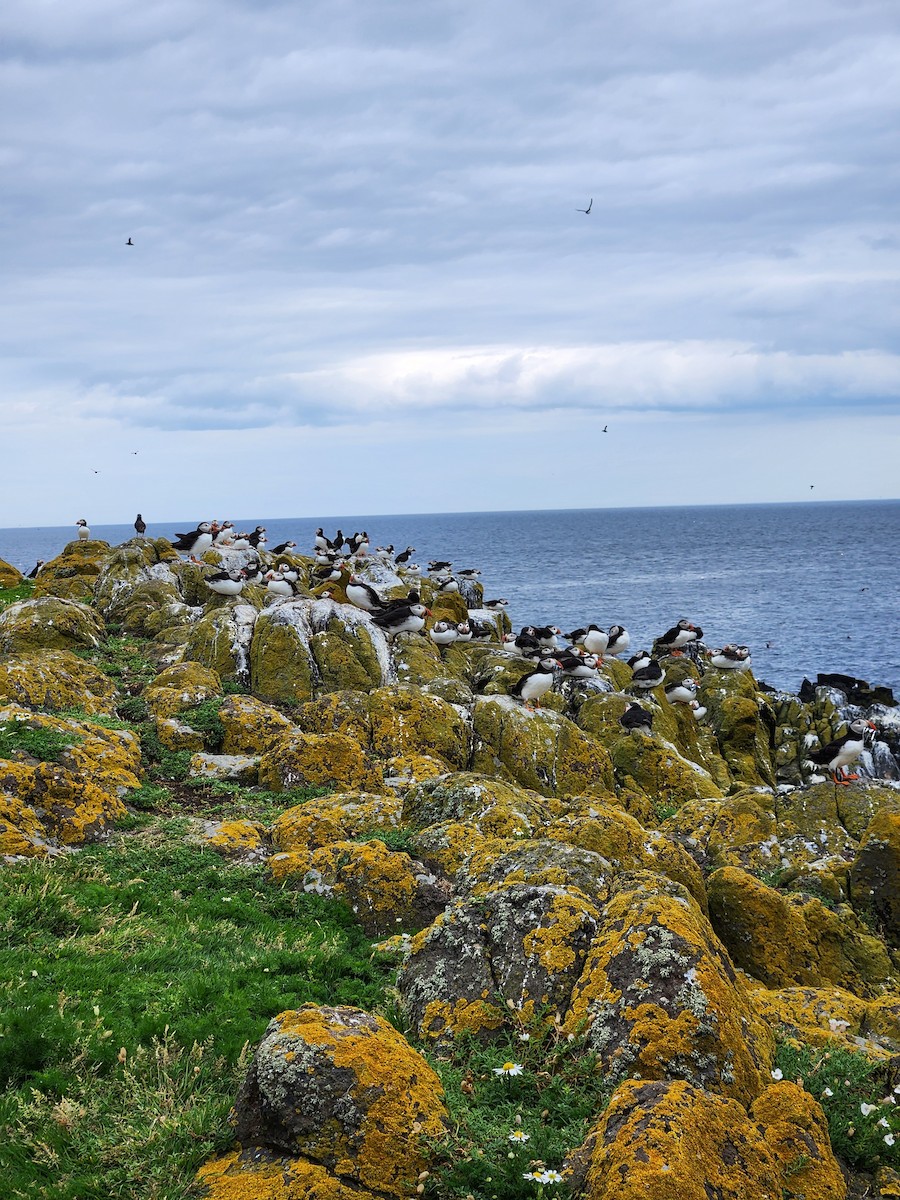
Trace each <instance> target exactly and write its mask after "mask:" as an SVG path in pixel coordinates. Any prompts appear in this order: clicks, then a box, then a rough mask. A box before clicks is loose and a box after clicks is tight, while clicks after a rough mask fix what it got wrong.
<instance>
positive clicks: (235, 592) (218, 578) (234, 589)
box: [204, 571, 246, 596]
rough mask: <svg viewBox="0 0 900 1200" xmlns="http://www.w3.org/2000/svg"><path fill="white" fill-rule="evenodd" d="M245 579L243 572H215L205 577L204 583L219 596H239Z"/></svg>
mask: <svg viewBox="0 0 900 1200" xmlns="http://www.w3.org/2000/svg"><path fill="white" fill-rule="evenodd" d="M245 578H246V576H245V574H244V572H243V571H216V572H215V574H213V575H207V576H206V578H205V580H204V583H205V584H206V586H207V587H208V588H209V590H210V591H211V592H215V593H216V594H217V595H219V596H239V595H240V594H241V592H242V591H243V590H244V580H245Z"/></svg>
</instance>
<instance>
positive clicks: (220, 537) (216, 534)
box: [211, 521, 235, 546]
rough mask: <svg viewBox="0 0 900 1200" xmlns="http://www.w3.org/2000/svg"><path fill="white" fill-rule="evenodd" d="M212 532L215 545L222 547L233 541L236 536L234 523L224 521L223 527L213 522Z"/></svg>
mask: <svg viewBox="0 0 900 1200" xmlns="http://www.w3.org/2000/svg"><path fill="white" fill-rule="evenodd" d="M211 532H212V534H213V545H214V546H222V545H224V544H225V543H226V542H229V541H231V539H232V538H233V537H234V536H235V533H234V521H223V522H222V524H221V525H219V524H218V523H216V522H213V524H212V527H211Z"/></svg>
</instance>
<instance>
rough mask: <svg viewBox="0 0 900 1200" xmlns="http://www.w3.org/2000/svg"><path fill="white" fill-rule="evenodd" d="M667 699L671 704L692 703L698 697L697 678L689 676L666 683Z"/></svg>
mask: <svg viewBox="0 0 900 1200" xmlns="http://www.w3.org/2000/svg"><path fill="white" fill-rule="evenodd" d="M666 699H667V700H668V702H669V703H670V704H692V703H693V702H694V701H695V700H696V699H697V680H696V679H692V678H691V677H690V676H688V678H687V679H679V680H678V681H677V682H675V683H668V684H666Z"/></svg>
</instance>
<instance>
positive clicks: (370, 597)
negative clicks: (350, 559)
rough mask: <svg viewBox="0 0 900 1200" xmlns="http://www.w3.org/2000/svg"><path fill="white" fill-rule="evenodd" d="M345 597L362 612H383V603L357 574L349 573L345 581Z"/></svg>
mask: <svg viewBox="0 0 900 1200" xmlns="http://www.w3.org/2000/svg"><path fill="white" fill-rule="evenodd" d="M347 599H348V600H349V601H350V603H351V604H355V605H356V607H357V608H361V609H363V611H364V612H370V613H376V612H383V611H384V608H385V603H384V601H383V600H382V599H381V597H380V596H379V595H378V593H377V592H376V591H375V589H374V588H373V587H369V585H368V584H367V583H366V581H365V580H364V579H360V578H359V576H358V575H351V576H350V580H349V582H348V583H347Z"/></svg>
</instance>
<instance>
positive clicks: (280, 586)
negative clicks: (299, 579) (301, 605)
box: [265, 571, 295, 596]
mask: <svg viewBox="0 0 900 1200" xmlns="http://www.w3.org/2000/svg"><path fill="white" fill-rule="evenodd" d="M265 580H266V591H267V592H271V593H272V595H273V596H293V595H294V594H295V592H294V585H293V584H292V583H291V581H290V580H289V579H285V577H284V576H283V575H282V574H281V572H280V571H266V574H265Z"/></svg>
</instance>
